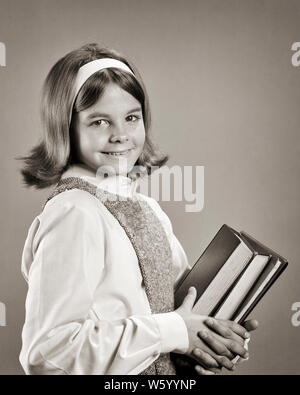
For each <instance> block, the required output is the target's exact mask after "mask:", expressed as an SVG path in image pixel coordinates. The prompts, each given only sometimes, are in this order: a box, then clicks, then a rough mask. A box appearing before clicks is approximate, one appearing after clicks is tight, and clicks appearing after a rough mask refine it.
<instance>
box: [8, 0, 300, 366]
mask: <svg viewBox="0 0 300 395" xmlns="http://www.w3.org/2000/svg"><path fill="white" fill-rule="evenodd" d="M299 18H300V1H296V0H286V1H283V0H260V1H258V0H186V1H183V0H182V1H179V0H151V1H149V0H97V1H96V0H84V1H83V0H82V1H79V0H60V1H58V0H25V1H21V0H19V1H16V0H0V41H1V42H3V43H5V45H6V51H7V55H6V67H0V93H1V94H0V103H1V110H0V111H1V117H0V128H1V129H0V130H1V147H0V152H1V157H0V158H1V179H2V182H1V183H2V185H1V221H0V226H1V276H0V301H1V302H3V303H5V305H6V309H7V316H6V318H7V325H6V326H5V327H0V374H23V371H22V368H21V366H20V364H19V361H18V355H19V352H20V348H21V330H22V325H23V322H24V314H25V311H24V303H25V296H26V291H27V285H26V283H25V281H24V279H23V278H22V275H21V272H20V265H21V254H22V249H23V245H24V241H25V238H26V235H27V231H28V228H29V226H30V224H31V222H32V221H33V218H34V217H35V216H36V215H38V214H39V212H40V211H41V207H42V204H43V202H44V200H45V198H46V197H47V196H48V194H49V190H44V191H35V190H30V189H25V188H24V187H23V186H22V182H21V176H20V174H19V168H20V162H17V161H16V160H14V157H16V156H18V155H24V154H26V153H27V152H28V151H29V149H30V148H31V147H32V146H33V145H34V144H35V143H36V142H37V141H38V138H39V135H40V122H39V100H40V91H41V86H42V84H43V81H44V78H45V77H46V74H47V73H48V71H49V70H50V67H52V65H53V64H54V63H55V62H56V61H57V60H58V59H59V58H60V57H61V56H63V55H64V54H65V53H67V52H69V51H70V50H72V49H75V48H77V47H79V46H81V45H83V44H85V43H88V42H98V43H99V44H100V45H105V46H109V47H113V48H115V49H117V50H119V51H121V52H123V53H124V54H125V55H127V56H128V58H130V59H131V60H133V62H135V64H136V65H137V67H138V69H139V71H140V72H141V74H142V76H143V79H144V81H145V84H146V86H147V89H148V93H149V96H150V102H151V106H152V115H153V125H152V132H153V135H154V137H155V140H156V142H157V143H158V144H159V145H160V147H161V148H162V150H163V151H164V152H166V153H169V154H170V161H169V163H168V165H169V166H173V165H179V166H184V165H190V166H196V165H200V166H201V165H202V166H205V206H204V209H203V210H202V211H201V212H196V213H188V212H185V204H186V202H184V201H183V202H161V205H162V207H163V209H164V210H165V211H166V212H167V214H168V215H169V217H170V219H171V220H172V223H173V228H174V231H175V234H176V235H177V237H178V239H179V240H180V241H181V243H182V245H183V247H184V249H185V251H186V253H187V256H188V258H189V262H190V263H191V264H193V263H194V262H195V261H196V259H197V258H198V256H199V255H200V253H201V252H202V251H203V249H204V248H205V247H206V246H207V244H208V242H209V241H210V240H211V238H212V237H213V236H214V234H215V233H216V231H217V230H218V229H219V228H220V226H221V225H222V224H223V223H227V224H229V225H231V226H233V227H235V228H237V229H239V230H246V231H247V232H248V233H250V234H252V235H253V236H254V237H256V238H258V239H260V240H261V241H262V242H264V243H265V244H267V245H268V246H270V247H271V248H273V249H275V250H276V251H278V252H279V253H280V254H282V255H283V256H285V257H287V258H288V260H289V262H290V265H289V267H288V269H287V271H286V272H285V273H284V274H283V275H282V277H281V278H280V279H279V280H278V283H277V284H276V286H274V288H272V289H271V291H270V292H269V293H268V294H267V295H266V296H265V298H264V299H263V301H262V303H261V304H260V305H259V306H258V307H257V308H256V310H255V312H254V313H253V314H252V317H253V318H256V319H258V320H259V322H260V328H259V330H257V331H256V333H254V334H253V336H252V340H251V343H250V360H249V361H248V362H246V363H244V364H242V365H241V366H240V367H239V368H238V369H237V371H236V373H235V374H283V373H285V374H299V373H300V355H299V349H300V327H295V326H293V325H292V323H291V317H292V314H293V312H292V310H291V306H292V304H293V303H294V302H297V301H299V302H300V292H299V279H300V265H299V256H300V243H299V234H300V210H299V202H300V185H299V174H300V160H299V157H300V133H299V125H300V111H299V103H300V67H294V66H293V65H292V63H291V57H292V54H293V52H292V51H291V45H292V44H293V43H294V42H297V41H300V23H299Z"/></svg>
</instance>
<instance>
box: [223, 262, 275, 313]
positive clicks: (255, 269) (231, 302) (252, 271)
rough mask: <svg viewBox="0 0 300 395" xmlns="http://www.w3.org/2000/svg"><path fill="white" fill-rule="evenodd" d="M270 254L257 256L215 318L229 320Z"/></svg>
mask: <svg viewBox="0 0 300 395" xmlns="http://www.w3.org/2000/svg"><path fill="white" fill-rule="evenodd" d="M269 259H270V256H261V255H257V256H255V257H254V258H253V259H252V261H251V262H250V264H249V266H248V267H247V268H246V270H245V272H244V273H243V274H242V276H241V278H240V279H239V280H238V282H237V284H236V285H235V286H234V288H233V289H232V291H231V292H230V293H229V295H228V296H227V298H226V299H225V301H224V303H223V304H222V305H221V307H220V309H219V310H218V312H217V313H216V314H215V318H218V319H224V320H229V319H231V317H232V315H233V314H234V312H235V311H236V310H237V309H238V307H239V305H240V304H241V303H242V301H243V300H244V298H245V297H246V296H247V293H248V292H249V290H250V289H251V288H252V286H253V285H254V283H255V282H256V280H257V278H258V277H259V275H260V274H261V272H262V271H263V269H264V268H265V266H266V265H267V263H268V261H269Z"/></svg>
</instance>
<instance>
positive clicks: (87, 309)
mask: <svg viewBox="0 0 300 395" xmlns="http://www.w3.org/2000/svg"><path fill="white" fill-rule="evenodd" d="M42 120H43V124H44V128H45V133H44V137H43V139H42V141H41V143H39V144H38V145H37V146H35V147H34V148H33V150H32V152H31V153H30V155H28V156H27V157H26V158H25V167H24V168H23V170H22V174H23V177H24V180H25V182H26V184H27V185H28V186H35V187H36V188H46V187H49V186H54V190H53V192H52V193H51V194H50V196H49V198H48V199H47V201H46V203H45V205H44V207H43V210H42V212H41V213H40V214H39V215H38V216H37V217H36V218H35V219H34V221H33V223H32V225H31V226H30V229H29V231H28V235H27V239H26V242H25V246H24V250H23V256H22V272H23V275H24V277H25V279H26V281H27V282H28V294H27V299H26V319H25V324H24V327H23V332H22V341H23V343H22V350H21V354H20V361H21V364H22V366H23V368H24V370H25V372H26V374H175V373H176V366H175V365H174V362H172V360H171V358H170V353H177V354H186V355H188V356H190V357H192V358H193V359H194V360H196V361H197V366H196V370H197V371H198V373H200V374H213V373H215V372H217V371H218V369H220V368H221V367H226V368H227V369H233V368H234V364H233V363H232V362H231V360H232V358H233V357H234V356H235V355H240V356H242V357H247V350H245V348H244V346H243V345H244V340H245V338H247V337H249V334H248V333H247V332H246V329H245V328H243V327H242V326H240V325H237V324H235V323H233V322H230V321H223V320H209V319H208V317H205V316H199V315H195V314H193V313H192V312H191V309H192V306H193V303H194V301H195V298H196V295H195V289H193V288H192V289H191V290H190V292H189V293H188V295H187V297H186V298H185V300H184V302H183V304H182V305H181V306H180V307H179V308H178V309H177V310H175V311H174V296H173V293H174V292H173V291H174V286H175V284H176V283H177V282H178V281H179V279H180V278H181V276H182V275H183V274H184V273H185V272H186V270H189V268H190V267H189V265H188V262H187V258H186V254H185V252H184V250H183V248H182V246H181V244H180V243H179V241H178V240H177V238H176V236H175V235H174V233H173V230H172V225H171V222H170V220H169V218H168V217H167V215H166V214H165V213H164V212H163V211H162V209H161V208H160V206H159V204H158V203H157V202H156V201H155V200H154V199H152V198H150V197H147V196H145V195H142V194H140V193H137V191H136V188H137V183H138V178H137V172H136V169H137V168H138V169H140V171H141V173H142V172H143V171H144V172H146V174H148V175H150V174H151V171H152V169H153V167H160V166H162V165H163V164H165V163H166V161H167V159H168V158H167V156H164V155H162V154H161V153H160V152H159V151H158V150H157V149H156V148H155V146H154V144H153V142H152V140H151V136H150V109H149V103H148V98H147V94H146V90H145V87H144V85H143V82H142V80H141V78H140V76H139V73H138V71H137V70H136V68H135V67H134V66H133V65H132V64H131V63H129V62H128V61H127V60H126V59H125V58H124V57H122V56H121V55H120V54H118V53H116V52H115V51H112V50H109V49H107V48H105V49H101V48H99V47H98V46H97V45H96V44H89V45H86V46H84V47H81V48H79V49H78V50H75V51H72V52H70V53H68V54H67V55H66V56H64V57H63V58H62V59H60V60H59V61H58V62H57V63H56V64H55V65H54V66H53V68H52V69H51V70H50V72H49V74H48V76H47V78H46V81H45V85H44V89H43V101H42Z"/></svg>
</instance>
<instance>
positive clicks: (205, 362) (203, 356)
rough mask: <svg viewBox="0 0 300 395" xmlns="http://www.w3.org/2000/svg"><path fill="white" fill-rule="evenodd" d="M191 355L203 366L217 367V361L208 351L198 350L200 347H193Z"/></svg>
mask: <svg viewBox="0 0 300 395" xmlns="http://www.w3.org/2000/svg"><path fill="white" fill-rule="evenodd" d="M193 357H194V358H195V359H196V360H197V361H198V362H199V363H200V364H201V365H202V366H205V368H218V367H219V364H218V362H217V361H216V360H215V359H214V358H213V357H212V356H211V355H209V354H208V353H206V352H204V351H202V350H200V348H195V349H194V350H193Z"/></svg>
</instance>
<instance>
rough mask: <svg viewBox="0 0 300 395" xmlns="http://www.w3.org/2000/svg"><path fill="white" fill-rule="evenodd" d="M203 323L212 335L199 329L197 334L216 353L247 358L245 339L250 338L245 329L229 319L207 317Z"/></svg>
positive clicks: (231, 357)
mask: <svg viewBox="0 0 300 395" xmlns="http://www.w3.org/2000/svg"><path fill="white" fill-rule="evenodd" d="M205 324H206V325H207V327H208V328H210V330H211V332H213V333H214V335H213V336H212V335H211V333H209V332H208V331H207V330H204V331H203V330H201V331H199V333H198V336H199V337H200V338H201V339H202V340H203V341H205V342H206V344H207V345H209V346H210V347H211V348H212V350H213V351H215V352H216V353H217V354H218V355H221V356H226V357H228V358H229V359H233V358H234V356H236V355H239V356H240V357H242V358H244V359H247V358H248V357H249V354H248V352H247V349H246V348H245V340H246V339H249V338H250V334H249V332H247V330H246V329H245V328H244V327H243V326H241V325H239V324H237V323H235V322H233V321H229V320H221V319H215V318H208V319H206V320H205Z"/></svg>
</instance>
